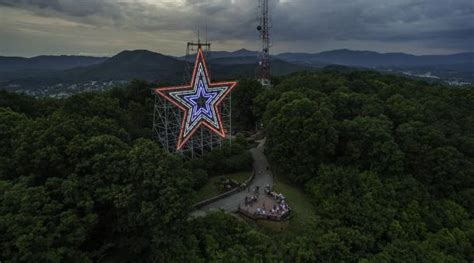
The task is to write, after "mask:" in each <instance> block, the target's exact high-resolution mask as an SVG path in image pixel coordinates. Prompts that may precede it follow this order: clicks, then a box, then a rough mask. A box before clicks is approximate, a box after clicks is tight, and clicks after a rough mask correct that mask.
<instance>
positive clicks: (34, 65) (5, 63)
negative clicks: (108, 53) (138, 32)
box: [0, 56, 107, 72]
mask: <svg viewBox="0 0 474 263" xmlns="http://www.w3.org/2000/svg"><path fill="white" fill-rule="evenodd" d="M106 59H107V58H106V57H86V56H38V57H33V58H22V57H2V56H0V72H13V71H27V70H30V71H31V70H42V71H48V70H65V69H71V68H76V67H85V66H90V65H94V64H99V63H102V62H104V61H105V60H106Z"/></svg>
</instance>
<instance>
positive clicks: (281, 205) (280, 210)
mask: <svg viewBox="0 0 474 263" xmlns="http://www.w3.org/2000/svg"><path fill="white" fill-rule="evenodd" d="M288 211H290V208H289V207H288V205H287V204H286V202H285V199H281V200H278V204H275V205H273V207H272V208H271V209H270V210H268V211H267V210H266V209H265V207H263V208H257V210H256V213H257V215H264V216H265V215H270V216H282V215H284V214H286V213H288Z"/></svg>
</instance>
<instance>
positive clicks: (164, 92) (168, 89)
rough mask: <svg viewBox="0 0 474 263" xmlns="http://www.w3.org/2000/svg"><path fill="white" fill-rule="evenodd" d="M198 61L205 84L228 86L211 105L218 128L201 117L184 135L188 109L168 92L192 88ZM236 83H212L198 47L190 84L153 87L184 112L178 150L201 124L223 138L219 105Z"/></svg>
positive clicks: (211, 86) (213, 86)
mask: <svg viewBox="0 0 474 263" xmlns="http://www.w3.org/2000/svg"><path fill="white" fill-rule="evenodd" d="M199 63H202V65H203V68H204V75H205V77H206V80H207V84H208V87H209V88H215V87H222V86H228V87H229V88H228V89H227V90H226V91H225V92H224V94H223V95H222V96H221V97H220V98H219V100H217V101H216V102H215V103H214V105H213V108H214V109H213V110H214V111H215V112H216V115H217V123H218V124H219V129H216V128H214V127H213V126H212V125H211V124H210V123H209V122H208V121H207V120H206V119H201V120H199V122H198V124H196V125H195V126H194V127H193V128H192V129H191V131H190V132H189V133H188V134H187V135H186V137H184V136H183V135H184V127H185V125H186V121H187V119H188V114H189V109H188V108H186V107H184V106H182V105H181V103H179V102H177V101H176V100H175V99H174V98H173V97H171V96H170V95H169V93H170V92H173V91H178V90H194V86H195V84H196V83H195V82H196V73H197V69H198V66H199ZM236 85H237V82H236V81H226V82H216V83H212V82H211V80H210V79H209V73H208V71H207V65H206V60H205V59H204V55H203V53H202V49H201V48H200V47H199V48H198V52H197V55H196V60H195V61H194V69H193V75H192V77H191V84H190V85H185V86H172V87H160V88H155V89H154V92H155V93H157V94H159V95H160V96H162V97H163V98H165V99H166V100H167V101H169V102H171V103H172V104H173V105H175V106H176V107H178V108H179V109H181V110H182V111H183V112H184V115H183V117H182V121H181V127H180V129H179V135H178V142H177V144H176V149H177V150H178V151H179V150H181V149H182V148H183V146H184V145H185V144H186V142H188V140H189V139H190V138H191V137H192V136H193V135H194V133H195V132H196V130H197V129H198V128H199V127H201V126H202V125H204V126H206V127H207V128H209V129H210V130H211V131H213V132H214V133H216V134H217V135H219V136H220V137H221V138H225V130H224V126H223V125H222V120H221V111H220V110H219V109H220V106H221V103H222V101H223V100H224V99H225V97H227V95H229V93H230V92H231V91H232V89H233V88H234V87H235V86H236Z"/></svg>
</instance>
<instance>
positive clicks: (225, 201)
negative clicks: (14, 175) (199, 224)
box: [192, 139, 273, 216]
mask: <svg viewBox="0 0 474 263" xmlns="http://www.w3.org/2000/svg"><path fill="white" fill-rule="evenodd" d="M264 145H265V139H263V140H261V141H260V142H259V144H258V146H257V147H255V148H252V149H251V150H250V152H251V153H252V157H253V170H254V172H255V177H254V179H253V180H252V182H251V183H250V189H252V188H254V187H255V186H259V187H260V189H261V191H263V188H264V187H265V186H266V185H267V184H269V185H271V186H273V174H272V172H271V170H270V169H267V167H270V165H269V164H268V160H267V157H266V156H265V154H264ZM248 195H250V193H248V192H247V189H245V190H242V191H240V192H236V193H234V194H232V195H230V196H227V197H224V198H222V199H219V200H216V201H215V202H212V203H210V204H207V205H205V206H203V207H201V208H200V209H199V210H196V211H194V212H193V213H192V216H203V215H205V214H206V212H208V211H211V210H218V209H222V210H224V211H226V212H236V211H237V209H238V207H239V203H241V202H242V201H243V200H244V199H245V196H248Z"/></svg>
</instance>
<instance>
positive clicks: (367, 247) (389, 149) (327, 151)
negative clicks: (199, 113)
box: [0, 70, 474, 262]
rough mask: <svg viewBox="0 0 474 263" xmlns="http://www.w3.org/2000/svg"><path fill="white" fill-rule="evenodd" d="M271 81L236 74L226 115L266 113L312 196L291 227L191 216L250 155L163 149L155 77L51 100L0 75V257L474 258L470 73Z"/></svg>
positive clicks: (278, 162) (285, 166)
mask: <svg viewBox="0 0 474 263" xmlns="http://www.w3.org/2000/svg"><path fill="white" fill-rule="evenodd" d="M274 83H275V85H274V87H272V88H271V89H265V88H262V87H261V86H260V85H259V84H258V83H257V82H255V81H252V80H242V81H240V84H239V86H238V87H237V88H236V90H235V92H234V94H233V97H232V100H233V116H234V122H235V123H236V125H235V126H236V127H237V128H238V130H241V131H248V130H253V129H255V127H256V126H257V127H263V132H264V134H265V136H266V138H267V145H266V154H267V156H268V157H269V159H270V161H271V163H272V167H274V168H273V169H274V171H275V173H276V174H277V176H278V177H281V178H284V179H285V180H287V181H289V182H291V183H292V184H294V185H295V186H297V187H299V188H300V189H303V191H304V194H305V198H306V199H308V200H309V201H310V202H311V204H312V205H313V206H314V208H315V213H314V215H312V217H313V219H312V221H311V223H309V224H308V225H307V226H305V229H304V231H303V232H292V231H288V230H287V231H282V232H273V231H269V230H268V229H264V228H261V227H256V226H254V225H252V224H248V223H246V222H244V221H242V220H238V219H236V218H235V217H233V216H231V215H227V214H225V213H222V212H216V213H212V214H209V215H208V216H206V217H201V218H195V219H191V218H190V217H189V213H190V212H191V211H192V204H191V200H193V195H194V194H195V192H196V190H198V189H199V188H200V187H202V186H203V185H204V184H205V182H206V181H207V180H208V178H209V177H211V176H215V175H218V174H223V173H229V172H233V171H237V170H239V169H242V168H249V167H250V165H251V162H252V160H251V157H250V154H249V152H248V151H247V149H248V147H249V145H247V143H246V141H245V140H244V139H243V138H242V136H240V135H239V136H237V139H236V140H235V141H234V142H233V143H232V145H229V144H226V145H224V146H223V148H221V149H219V150H217V151H214V152H212V153H210V154H209V155H206V156H203V157H202V158H201V159H198V160H192V161H190V160H187V159H183V158H181V157H179V156H175V155H172V154H169V153H167V152H166V151H164V150H163V149H162V148H161V147H160V146H159V144H158V143H157V142H155V141H154V140H152V131H151V126H152V125H151V124H152V113H153V103H154V98H153V96H152V94H151V92H150V88H151V87H153V85H152V84H148V83H145V82H140V81H134V82H132V83H131V84H130V85H129V86H128V87H124V88H120V87H117V88H114V89H111V90H109V91H106V92H91V93H81V94H77V95H74V96H71V97H69V98H67V99H61V100H58V99H47V98H42V99H38V98H32V97H28V96H25V95H21V94H14V93H8V92H4V91H1V92H0V145H1V147H0V261H2V262H95V261H97V262H471V261H472V259H474V245H473V244H474V220H473V217H474V90H473V89H470V88H455V89H454V88H449V87H445V86H439V85H436V84H429V83H426V82H421V81H417V80H410V79H406V78H401V77H396V76H388V75H382V74H379V73H375V72H359V71H355V72H340V71H336V70H322V71H319V72H301V73H294V74H292V75H289V76H284V77H279V78H277V79H275V80H274ZM289 202H290V205H291V200H289ZM295 216H298V215H295ZM290 220H291V218H290Z"/></svg>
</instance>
